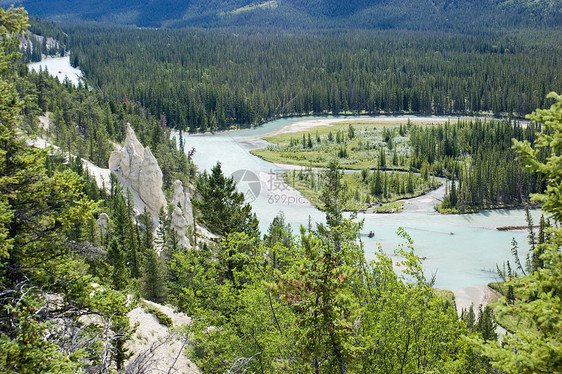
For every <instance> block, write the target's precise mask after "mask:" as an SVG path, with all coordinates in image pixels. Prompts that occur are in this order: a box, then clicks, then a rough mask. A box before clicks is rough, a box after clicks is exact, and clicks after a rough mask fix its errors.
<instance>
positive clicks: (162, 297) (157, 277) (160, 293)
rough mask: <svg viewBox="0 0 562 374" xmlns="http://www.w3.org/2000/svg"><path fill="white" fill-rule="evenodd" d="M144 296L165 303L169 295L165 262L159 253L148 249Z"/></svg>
mask: <svg viewBox="0 0 562 374" xmlns="http://www.w3.org/2000/svg"><path fill="white" fill-rule="evenodd" d="M141 289H142V296H143V297H144V298H145V299H147V300H150V301H154V302H155V303H160V304H162V303H165V302H166V300H167V297H168V291H167V288H166V273H165V269H164V264H163V263H162V260H161V259H160V257H159V256H158V254H157V253H156V252H155V251H154V250H152V249H150V250H148V251H146V254H145V259H144V267H143V277H142V288H141Z"/></svg>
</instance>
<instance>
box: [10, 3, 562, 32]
mask: <svg viewBox="0 0 562 374" xmlns="http://www.w3.org/2000/svg"><path fill="white" fill-rule="evenodd" d="M18 4H19V5H23V6H24V7H25V8H26V9H27V10H28V12H29V13H30V14H33V15H36V16H40V17H43V18H47V19H50V20H55V21H97V22H107V23H117V24H129V25H135V26H139V27H168V28H178V27H186V26H190V27H229V26H275V27H288V28H291V27H300V28H383V29H384V28H401V29H457V30H458V29H460V30H471V29H480V28H497V27H504V28H509V27H517V26H527V27H556V26H559V25H561V24H562V0H542V1H539V2H536V1H533V0H374V1H368V0H348V1H346V2H345V3H342V2H340V1H337V0H259V1H253V0H232V1H226V0H209V1H204V0H187V1H185V0H120V1H110V0H93V1H89V2H87V3H85V2H76V1H73V0H17V1H16V5H18Z"/></svg>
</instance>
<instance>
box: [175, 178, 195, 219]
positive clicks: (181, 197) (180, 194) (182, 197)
mask: <svg viewBox="0 0 562 374" xmlns="http://www.w3.org/2000/svg"><path fill="white" fill-rule="evenodd" d="M172 205H173V206H175V207H177V206H179V207H180V208H181V210H182V211H183V215H184V216H185V219H186V220H187V222H188V223H189V225H190V226H193V208H192V206H191V198H190V194H189V190H187V191H186V189H184V187H183V183H182V182H181V181H180V180H177V181H175V182H174V197H173V200H172Z"/></svg>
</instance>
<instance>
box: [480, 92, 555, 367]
mask: <svg viewBox="0 0 562 374" xmlns="http://www.w3.org/2000/svg"><path fill="white" fill-rule="evenodd" d="M548 97H549V98H553V99H554V100H555V102H554V104H553V105H552V106H551V107H550V109H537V110H536V112H534V113H533V114H532V115H531V116H530V118H531V119H532V120H533V121H535V122H538V123H542V124H543V125H544V130H543V132H541V133H539V134H537V140H536V142H535V147H537V148H544V147H548V148H549V157H548V158H547V161H546V162H541V161H540V160H538V159H537V154H538V150H537V149H533V148H532V147H531V144H530V143H529V142H528V141H523V142H521V141H514V147H515V148H516V149H517V151H518V152H519V154H520V159H521V160H522V161H523V162H524V163H525V165H526V166H527V167H528V168H530V169H531V170H532V171H534V172H538V173H540V174H543V175H544V177H545V178H546V181H547V188H546V191H545V193H543V194H536V195H534V196H533V200H534V201H536V202H540V203H541V207H542V209H543V211H544V212H545V213H547V214H550V215H551V217H552V219H553V220H554V222H555V223H556V224H559V223H560V222H562V221H561V219H562V197H561V194H560V189H561V188H562V178H561V176H560V166H559V165H560V162H561V161H562V156H561V153H562V141H561V139H562V97H561V96H560V95H557V94H555V93H551V94H549V95H548ZM550 233H551V236H550V237H549V239H548V240H546V242H545V244H541V245H540V247H541V249H542V251H543V254H542V255H541V259H542V260H543V261H544V268H538V269H536V270H535V271H533V272H532V273H530V274H529V275H527V276H522V277H517V278H514V279H512V280H511V281H508V284H509V285H510V286H512V287H514V289H515V290H516V294H517V295H518V299H516V300H515V301H510V300H508V299H505V298H504V299H502V300H501V303H500V305H499V306H498V307H497V310H496V314H498V315H500V316H505V317H511V318H515V319H516V320H519V321H522V322H521V324H520V325H518V326H517V327H515V331H513V334H511V335H510V336H509V337H507V338H506V339H504V341H503V345H500V344H499V343H498V342H496V341H488V342H487V343H484V342H483V341H479V342H476V344H478V345H479V346H480V347H481V350H482V352H483V354H484V355H486V356H487V357H489V358H490V359H491V362H492V365H493V366H494V367H496V368H498V369H500V370H502V371H503V372H506V373H508V374H511V373H536V372H544V373H556V372H560V371H562V355H561V354H560V346H561V344H562V335H561V333H560V320H561V316H562V303H560V296H559V295H560V294H562V288H561V287H562V272H561V269H562V253H561V252H560V243H562V229H560V228H552V229H550ZM505 317H504V318H505ZM522 358H524V359H522Z"/></svg>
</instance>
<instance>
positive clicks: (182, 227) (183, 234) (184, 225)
mask: <svg viewBox="0 0 562 374" xmlns="http://www.w3.org/2000/svg"><path fill="white" fill-rule="evenodd" d="M172 205H173V206H174V207H175V208H174V212H173V213H172V222H171V225H172V228H173V229H174V230H175V232H176V234H177V236H178V242H179V244H180V245H181V246H183V247H185V248H190V247H191V245H190V243H189V239H188V235H189V231H188V228H191V229H193V210H192V207H191V199H190V197H189V191H187V192H186V191H185V190H184V187H183V183H182V182H181V181H179V180H177V181H175V182H174V197H173V200H172Z"/></svg>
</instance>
